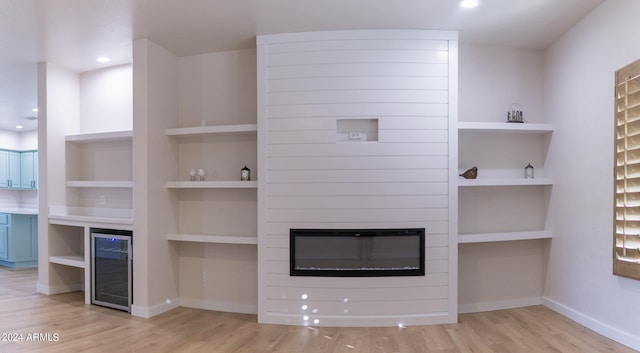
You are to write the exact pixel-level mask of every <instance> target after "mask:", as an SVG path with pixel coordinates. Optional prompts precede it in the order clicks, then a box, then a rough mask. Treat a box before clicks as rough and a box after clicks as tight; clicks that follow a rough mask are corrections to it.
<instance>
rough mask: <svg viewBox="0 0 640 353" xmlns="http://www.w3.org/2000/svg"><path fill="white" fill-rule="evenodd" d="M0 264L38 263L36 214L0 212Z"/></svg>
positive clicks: (28, 264)
mask: <svg viewBox="0 0 640 353" xmlns="http://www.w3.org/2000/svg"><path fill="white" fill-rule="evenodd" d="M0 265H3V266H8V267H35V266H37V265H38V216H35V215H22V214H8V213H0Z"/></svg>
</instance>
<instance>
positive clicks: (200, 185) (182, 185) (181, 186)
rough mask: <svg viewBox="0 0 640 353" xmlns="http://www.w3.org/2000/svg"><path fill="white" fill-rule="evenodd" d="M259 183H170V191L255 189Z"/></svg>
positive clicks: (168, 185)
mask: <svg viewBox="0 0 640 353" xmlns="http://www.w3.org/2000/svg"><path fill="white" fill-rule="evenodd" d="M257 187H258V182H257V181H170V182H167V188H168V189H255V188H257Z"/></svg>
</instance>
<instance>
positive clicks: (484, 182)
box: [458, 178, 553, 186]
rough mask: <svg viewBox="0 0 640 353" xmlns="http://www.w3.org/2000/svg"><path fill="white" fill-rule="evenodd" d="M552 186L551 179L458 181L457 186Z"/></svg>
mask: <svg viewBox="0 0 640 353" xmlns="http://www.w3.org/2000/svg"><path fill="white" fill-rule="evenodd" d="M528 185H553V179H551V178H533V179H525V178H495V179H480V178H479V179H458V186H528Z"/></svg>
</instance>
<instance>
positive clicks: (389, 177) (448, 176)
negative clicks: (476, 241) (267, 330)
mask: <svg viewBox="0 0 640 353" xmlns="http://www.w3.org/2000/svg"><path fill="white" fill-rule="evenodd" d="M257 44H258V60H257V65H258V68H257V71H258V175H259V176H260V177H259V181H258V192H259V197H258V267H259V269H258V320H259V321H260V322H263V323H274V324H289V325H309V326H391V325H419V324H420V325H422V324H434V323H446V322H455V321H456V320H457V244H456V239H455V235H456V234H457V230H456V227H457V211H456V209H457V206H456V205H457V184H455V181H456V179H457V175H456V173H455V172H456V171H455V170H450V168H449V166H453V167H454V168H451V169H455V166H456V165H457V162H456V159H455V158H456V155H457V132H456V131H457V130H456V125H455V124H456V121H457V34H456V33H453V32H443V31H422V30H365V31H333V32H309V33H292V34H277V35H266V36H259V37H258V39H257ZM358 120H364V121H366V123H365V124H364V125H362V126H359V125H358ZM376 121H377V124H378V127H377V129H378V131H377V132H378V134H377V137H376V136H375V131H371V130H375V122H376ZM341 124H346V125H347V127H346V131H347V141H342V139H343V138H344V133H345V131H340V133H339V131H338V130H339V129H338V125H341ZM350 124H351V125H353V127H349V125H350ZM365 125H366V126H365ZM372 125H373V126H374V127H373V128H371V126H372ZM352 130H355V131H352ZM363 130H367V131H363ZM348 132H366V133H367V136H368V137H369V140H368V141H358V140H349V139H348ZM338 135H340V137H339V136H338ZM352 137H353V136H352ZM423 227H424V228H426V242H425V243H426V275H425V276H416V277H356V278H340V277H291V276H289V229H290V228H423Z"/></svg>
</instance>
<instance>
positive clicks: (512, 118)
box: [507, 103, 524, 123]
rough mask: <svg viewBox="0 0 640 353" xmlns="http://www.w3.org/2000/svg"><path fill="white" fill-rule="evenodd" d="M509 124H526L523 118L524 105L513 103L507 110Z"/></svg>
mask: <svg viewBox="0 0 640 353" xmlns="http://www.w3.org/2000/svg"><path fill="white" fill-rule="evenodd" d="M507 122H508V123H524V119H523V117H522V105H520V104H519V103H512V104H511V105H510V106H509V108H508V109H507Z"/></svg>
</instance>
